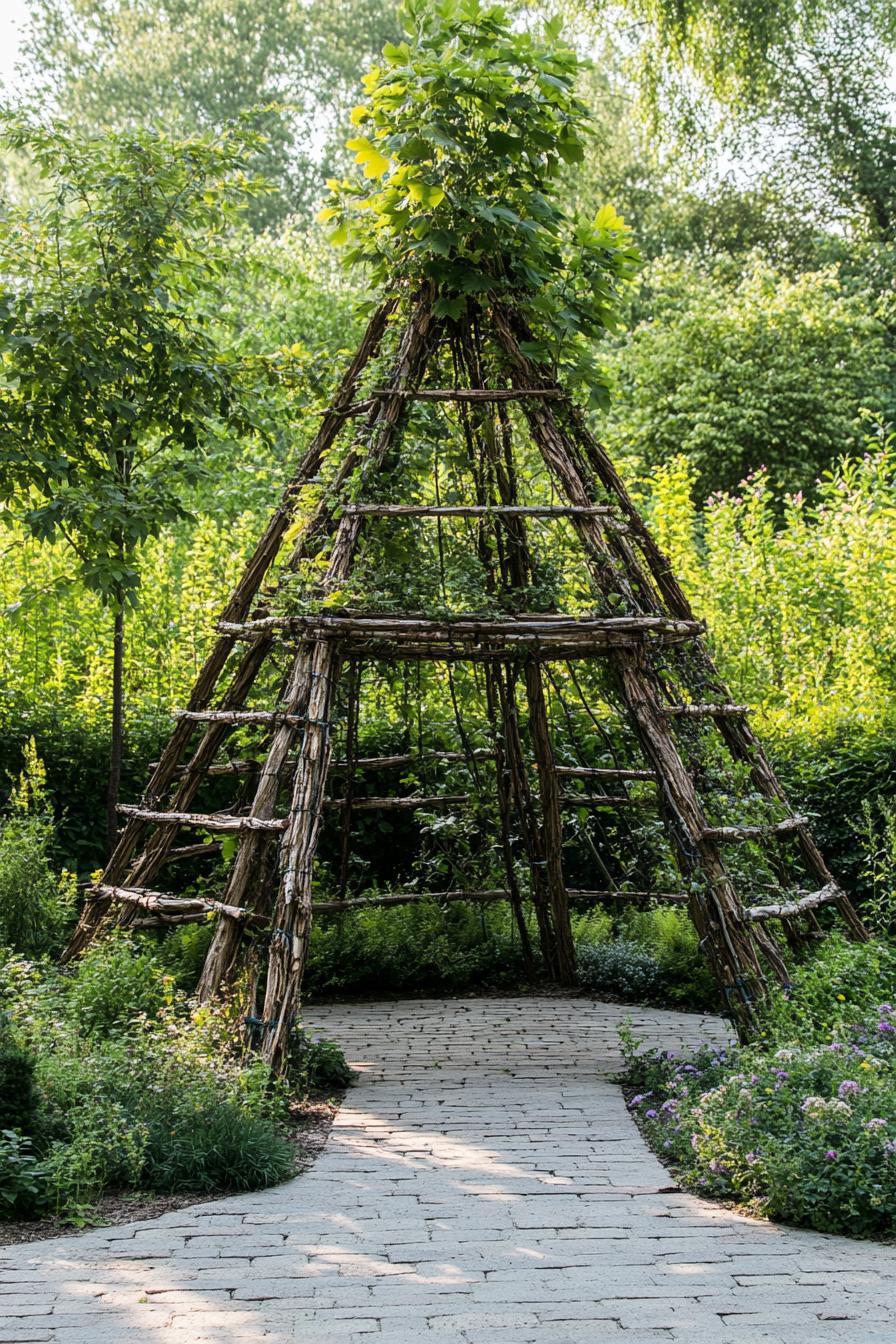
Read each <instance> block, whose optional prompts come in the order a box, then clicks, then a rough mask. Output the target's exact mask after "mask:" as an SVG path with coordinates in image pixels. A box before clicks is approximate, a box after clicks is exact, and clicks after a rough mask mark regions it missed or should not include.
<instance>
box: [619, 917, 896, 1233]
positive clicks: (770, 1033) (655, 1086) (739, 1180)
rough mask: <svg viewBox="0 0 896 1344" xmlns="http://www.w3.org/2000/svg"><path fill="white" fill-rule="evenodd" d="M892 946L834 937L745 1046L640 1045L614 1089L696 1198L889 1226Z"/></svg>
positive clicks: (895, 1119) (893, 1222) (895, 1033)
mask: <svg viewBox="0 0 896 1344" xmlns="http://www.w3.org/2000/svg"><path fill="white" fill-rule="evenodd" d="M894 988H896V951H894V949H893V948H892V946H891V945H889V944H888V943H884V942H874V943H870V944H847V943H844V942H842V941H840V940H839V939H837V938H832V939H830V940H829V942H828V943H827V944H826V945H825V946H824V948H823V949H822V950H821V952H820V953H819V954H818V955H817V956H816V957H815V958H814V959H813V960H812V961H809V962H808V963H807V964H806V965H805V966H804V967H802V968H800V970H798V971H797V973H796V975H795V977H794V985H793V987H792V990H791V993H790V997H789V998H787V999H785V998H783V997H781V998H777V999H774V1000H773V1001H772V1002H771V1004H770V1005H769V1006H768V1008H767V1009H766V1011H765V1014H764V1018H763V1023H762V1028H763V1029H762V1030H760V1033H759V1035H758V1037H757V1040H756V1041H755V1042H754V1043H753V1044H751V1045H749V1046H737V1045H731V1046H714V1045H705V1046H702V1047H700V1048H698V1049H697V1050H695V1051H693V1052H692V1053H690V1054H685V1055H681V1054H677V1053H676V1052H674V1051H661V1050H648V1051H641V1050H640V1049H639V1048H638V1046H639V1044H640V1043H639V1042H637V1041H636V1040H635V1039H634V1038H633V1037H632V1036H631V1035H629V1034H627V1033H624V1040H623V1049H624V1051H625V1054H626V1061H627V1072H626V1076H625V1080H624V1081H625V1095H626V1100H627V1103H628V1108H629V1111H630V1113H631V1114H632V1115H633V1116H634V1118H635V1120H636V1121H637V1123H638V1125H639V1127H640V1129H641V1132H642V1133H643V1135H644V1138H645V1140H646V1141H647V1143H648V1144H649V1145H650V1147H651V1148H652V1149H653V1151H654V1152H655V1153H656V1154H657V1156H658V1157H659V1158H660V1160H661V1161H662V1162H664V1163H665V1164H666V1165H667V1166H668V1167H669V1168H670V1170H671V1171H672V1172H673V1173H674V1175H675V1177H676V1179H677V1180H678V1181H679V1182H680V1183H681V1185H682V1186H683V1187H684V1188H685V1189H687V1190H690V1191H692V1192H693V1193H695V1194H698V1195H701V1196H704V1197H706V1198H710V1199H718V1200H721V1201H722V1202H724V1203H728V1204H736V1205H737V1206H738V1207H740V1208H742V1209H744V1210H745V1211H746V1212H748V1213H751V1214H758V1215H760V1216H766V1217H770V1218H773V1219H777V1220H779V1221H782V1222H787V1223H792V1224H794V1225H797V1226H804V1227H811V1228H814V1229H816V1230H818V1231H824V1232H838V1233H844V1234H846V1235H852V1236H860V1237H862V1236H863V1237H875V1238H876V1239H878V1240H881V1239H888V1238H891V1237H893V1236H894V1235H896V1007H894V1004H893V1000H894V999H896V994H894V993H893V990H894Z"/></svg>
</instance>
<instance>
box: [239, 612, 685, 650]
mask: <svg viewBox="0 0 896 1344" xmlns="http://www.w3.org/2000/svg"><path fill="white" fill-rule="evenodd" d="M218 629H219V631H220V632H221V633H222V634H227V635H235V636H237V637H240V638H248V639H253V638H257V637H259V636H265V635H270V634H272V633H275V632H283V633H285V634H294V635H300V636H301V635H304V634H308V635H312V634H313V635H317V636H324V637H327V638H331V639H341V640H352V639H354V640H379V641H382V642H388V643H393V644H400V643H402V642H403V641H408V642H409V643H410V644H412V645H417V646H420V645H423V644H426V645H430V646H432V645H436V644H442V643H444V644H446V645H452V644H458V643H468V644H473V645H477V644H482V643H488V644H490V645H491V646H492V647H495V646H505V647H509V646H511V645H513V644H514V643H524V644H537V645H539V646H542V647H546V648H548V647H550V646H551V645H552V644H562V645H563V646H565V647H566V646H569V647H572V646H573V645H574V644H577V643H580V644H581V645H583V646H584V647H589V646H598V645H602V646H612V645H614V644H617V645H618V644H625V643H639V642H642V641H643V640H644V639H646V638H649V637H650V636H652V635H653V636H656V635H679V636H687V637H697V636H699V635H701V634H702V633H703V629H704V627H703V623H702V622H701V621H690V620H678V619H675V618H674V617H670V616H591V617H584V616H583V617H574V616H554V615H539V616H531V617H515V618H510V617H505V618H500V619H494V620H490V619H487V618H484V617H476V618H473V617H463V616H458V617H445V618H442V619H435V618H427V617H416V616H415V617H408V616H392V615H388V616H386V615H380V616H345V615H341V616H337V615H330V614H324V613H317V614H315V615H301V616H298V615H297V616H266V617H262V618H261V619H259V620H255V621H241V622H237V621H220V622H219V623H218Z"/></svg>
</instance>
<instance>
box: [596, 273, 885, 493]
mask: <svg viewBox="0 0 896 1344" xmlns="http://www.w3.org/2000/svg"><path fill="white" fill-rule="evenodd" d="M647 280H648V282H650V283H651V284H652V286H653V288H654V291H655V295H654V299H653V302H652V304H651V305H650V308H649V319H650V320H646V317H645V320H644V321H642V322H641V323H640V324H639V325H638V326H637V327H636V328H635V329H634V331H633V332H632V334H631V336H630V338H629V340H628V342H627V343H626V344H625V345H621V346H620V348H619V349H618V350H617V351H616V353H615V356H614V358H615V362H616V364H617V365H618V366H619V367H620V374H619V377H620V381H621V380H622V378H623V376H624V379H625V389H626V394H625V396H624V397H621V398H620V399H619V400H618V401H614V404H613V406H612V408H611V411H610V416H609V420H608V423H607V426H606V431H605V433H606V437H607V439H608V442H609V444H610V446H611V449H614V450H615V451H616V453H617V455H619V456H620V457H624V456H626V455H627V456H629V459H630V465H631V466H632V467H634V468H635V469H636V470H637V469H643V468H645V467H646V468H656V467H658V466H660V465H661V464H663V463H664V462H669V461H671V460H672V459H673V458H674V457H675V455H676V454H677V453H683V454H684V455H685V457H686V458H687V460H688V462H689V464H690V466H691V469H692V472H693V476H694V483H695V486H696V490H697V497H698V498H699V499H705V498H706V496H707V495H708V494H709V492H710V491H714V490H718V489H729V490H734V489H737V487H738V484H739V482H741V481H742V480H743V478H744V477H745V476H747V475H748V473H750V472H753V471H755V470H756V469H757V468H759V467H763V466H765V467H768V468H769V470H770V473H771V479H772V481H773V483H774V485H775V486H776V487H777V488H779V489H780V488H783V489H786V490H791V491H795V490H801V489H802V490H806V489H811V487H812V483H813V481H814V480H815V478H816V477H817V476H818V475H820V474H821V472H822V471H824V470H825V468H828V467H830V466H832V465H833V464H834V462H836V460H837V459H838V458H839V457H840V456H842V455H843V454H844V453H846V452H849V451H853V452H855V451H858V450H859V449H860V448H861V446H862V443H863V441H864V435H865V433H866V432H867V424H866V423H865V422H864V421H863V419H862V416H861V412H862V411H863V409H865V410H868V411H872V412H875V413H876V414H877V415H878V416H879V417H881V418H882V419H884V420H885V419H887V418H888V417H892V415H893V414H894V411H896V404H894V397H893V387H894V378H893V374H894V362H893V356H892V351H891V348H890V346H889V343H888V341H887V336H886V331H885V329H884V327H883V324H882V323H881V322H880V321H879V320H877V318H876V317H875V316H874V315H873V313H872V312H871V311H870V308H871V303H870V300H869V296H868V294H867V293H863V292H857V293H849V292H847V291H845V290H844V287H843V286H842V284H841V281H840V278H839V275H838V271H837V268H835V267H831V268H829V269H827V270H823V271H817V272H811V273H808V274H805V275H802V276H799V277H798V278H797V279H796V280H788V279H786V278H785V277H784V276H782V275H781V274H780V273H777V272H775V271H774V270H773V269H772V268H770V267H769V266H768V265H767V264H766V263H764V262H763V261H761V260H760V259H759V258H756V257H754V258H753V259H752V260H751V262H750V263H749V264H748V266H747V267H746V269H745V270H744V268H743V263H739V264H738V267H737V275H736V277H735V278H732V276H731V275H730V274H729V275H727V276H726V275H725V274H724V273H723V271H722V270H721V268H718V269H717V270H716V271H715V272H713V273H708V272H707V271H705V270H704V271H699V270H689V269H677V268H676V267H675V266H674V265H672V264H670V263H668V262H666V263H663V262H658V263H655V265H654V267H653V268H652V269H651V271H650V272H648V273H647ZM648 298H649V296H648V295H646V294H645V297H644V301H645V304H646V302H647V300H648ZM857 350H861V352H862V355H861V358H860V359H859V358H856V351H857ZM623 371H624V372H623ZM632 457H634V459H635V461H634V462H632V461H631V458H632Z"/></svg>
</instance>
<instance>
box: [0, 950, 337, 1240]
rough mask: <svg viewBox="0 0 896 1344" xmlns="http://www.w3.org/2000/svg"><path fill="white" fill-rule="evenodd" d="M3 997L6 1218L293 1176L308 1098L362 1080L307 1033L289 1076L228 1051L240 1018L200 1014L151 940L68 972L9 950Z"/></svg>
mask: <svg viewBox="0 0 896 1344" xmlns="http://www.w3.org/2000/svg"><path fill="white" fill-rule="evenodd" d="M0 991H2V1000H3V1021H2V1025H0V1128H2V1141H0V1202H2V1213H0V1216H2V1217H5V1218H18V1219H21V1218H34V1217H51V1218H56V1219H59V1218H62V1219H63V1220H64V1219H68V1220H72V1221H75V1222H83V1221H90V1219H91V1216H92V1212H91V1211H92V1209H93V1208H94V1206H95V1205H96V1204H97V1202H98V1201H100V1200H101V1199H102V1198H103V1197H104V1196H106V1195H108V1194H109V1193H110V1192H115V1193H121V1192H127V1191H130V1192H133V1193H134V1194H135V1195H137V1196H146V1195H149V1194H162V1193H164V1194H179V1193H183V1192H187V1193H189V1194H192V1195H207V1194H218V1193H223V1192H226V1191H230V1190H255V1189H259V1188H262V1187H264V1186H267V1185H272V1184H275V1183H276V1182H278V1181H283V1180H286V1179H288V1178H289V1177H290V1176H292V1175H293V1174H294V1173H295V1171H296V1169H297V1157H298V1154H297V1151H296V1146H295V1143H294V1141H291V1139H290V1135H291V1132H292V1129H293V1128H294V1116H293V1110H294V1108H295V1106H296V1103H297V1101H299V1100H301V1098H303V1097H306V1096H308V1095H310V1094H312V1093H325V1094H338V1093H339V1092H341V1091H342V1090H343V1089H344V1088H345V1086H347V1084H348V1083H349V1082H350V1073H349V1071H348V1069H347V1067H346V1065H345V1060H344V1057H343V1056H342V1053H341V1051H340V1050H339V1048H338V1046H336V1045H335V1044H333V1043H331V1042H326V1041H318V1040H312V1039H310V1038H306V1037H304V1036H303V1035H302V1033H301V1032H300V1031H299V1030H297V1031H296V1033H295V1038H294V1046H293V1056H292V1058H291V1064H290V1069H289V1072H288V1073H287V1075H286V1076H285V1077H283V1078H279V1079H275V1078H273V1077H272V1076H271V1074H270V1071H269V1070H268V1069H267V1068H266V1066H264V1065H263V1064H262V1063H261V1062H260V1061H259V1060H258V1059H257V1058H256V1057H255V1056H254V1055H252V1054H251V1053H240V1052H235V1051H234V1050H233V1049H231V1048H228V1047H227V1045H226V1041H227V1040H229V1039H230V1038H232V1035H233V1032H232V1025H231V1024H230V1023H229V1022H228V1021H227V1020H226V1012H222V1011H221V1010H214V1011H213V1010H210V1009H202V1008H199V1007H198V1006H197V1005H196V1003H195V1002H194V1001H193V1000H191V999H190V997H189V996H188V995H187V994H185V993H184V992H183V991H182V990H179V989H178V988H177V986H176V983H175V977H174V975H172V974H171V973H170V972H169V971H168V969H167V967H166V965H165V963H164V962H163V961H162V960H161V959H160V957H159V955H158V953H157V950H156V949H154V948H153V947H152V946H151V945H148V944H147V942H146V941H145V940H138V941H137V942H134V941H132V940H129V939H126V938H124V939H116V940H112V941H110V942H108V943H104V944H102V945H100V946H98V947H97V948H96V949H94V950H92V951H91V952H90V954H88V956H86V957H85V958H84V959H83V960H82V961H81V962H80V963H79V964H78V966H77V967H76V968H75V969H74V970H73V971H72V972H71V973H68V974H66V973H60V972H59V971H57V970H55V969H54V968H53V967H52V966H51V965H50V964H49V963H48V962H46V961H43V962H35V961H31V960H27V959H25V958H23V957H21V956H19V955H17V954H16V953H14V952H12V951H11V950H9V949H6V950H5V951H4V952H3V954H2V963H0ZM135 1211H139V1204H138V1205H136V1206H135Z"/></svg>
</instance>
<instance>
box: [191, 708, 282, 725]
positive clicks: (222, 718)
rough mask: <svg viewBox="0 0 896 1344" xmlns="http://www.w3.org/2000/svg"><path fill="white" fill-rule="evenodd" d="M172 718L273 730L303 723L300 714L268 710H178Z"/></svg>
mask: <svg viewBox="0 0 896 1344" xmlns="http://www.w3.org/2000/svg"><path fill="white" fill-rule="evenodd" d="M174 717H175V718H176V719H188V720H190V721H192V722H195V723H232V724H233V725H234V726H235V727H236V726H239V725H240V724H243V723H247V724H248V723H260V724H264V725H265V726H267V727H271V728H273V727H279V726H280V724H284V723H285V724H289V725H290V726H291V727H293V728H300V727H301V726H302V725H303V724H304V723H305V718H304V715H302V714H281V713H279V712H278V711H277V710H270V709H178V710H175V713H174Z"/></svg>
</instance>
